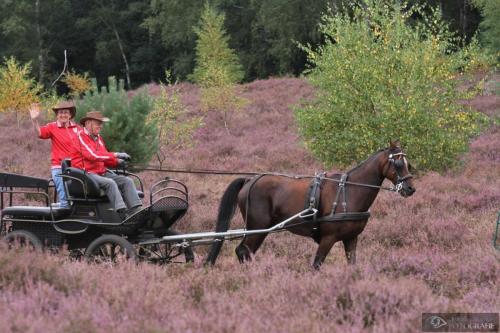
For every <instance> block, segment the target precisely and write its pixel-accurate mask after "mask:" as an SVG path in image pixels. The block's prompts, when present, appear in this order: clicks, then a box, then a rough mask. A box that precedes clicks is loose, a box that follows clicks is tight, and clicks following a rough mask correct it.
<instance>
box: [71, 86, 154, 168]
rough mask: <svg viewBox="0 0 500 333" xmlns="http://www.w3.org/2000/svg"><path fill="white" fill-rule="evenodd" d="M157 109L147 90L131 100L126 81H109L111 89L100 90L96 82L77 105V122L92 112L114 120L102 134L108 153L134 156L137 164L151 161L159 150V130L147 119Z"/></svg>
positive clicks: (111, 120)
mask: <svg viewBox="0 0 500 333" xmlns="http://www.w3.org/2000/svg"><path fill="white" fill-rule="evenodd" d="M152 109H153V99H152V98H151V97H149V95H148V94H147V92H146V91H141V92H139V93H138V94H136V95H134V96H132V97H128V96H127V92H126V91H125V90H124V88H123V81H121V82H117V80H116V79H115V78H114V77H110V78H109V79H108V87H107V88H106V87H103V88H101V90H100V91H98V89H97V86H96V82H95V80H93V89H92V92H91V93H88V94H86V95H85V96H84V97H83V99H81V100H79V101H78V102H77V116H76V118H77V119H81V118H82V117H83V116H84V115H85V114H86V113H87V112H88V111H91V110H97V111H101V112H102V113H103V114H104V115H105V116H106V117H108V118H110V122H109V123H107V124H106V125H105V126H104V127H103V130H102V132H101V134H102V136H103V138H104V140H105V142H106V146H107V148H108V150H110V151H124V152H127V153H128V154H130V156H132V162H133V163H146V162H149V161H150V159H151V157H152V156H153V154H154V153H155V152H156V149H157V147H158V140H157V136H156V127H155V125H154V124H151V123H147V122H146V118H147V116H148V114H149V112H150V111H151V110H152Z"/></svg>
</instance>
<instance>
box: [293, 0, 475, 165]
mask: <svg viewBox="0 0 500 333" xmlns="http://www.w3.org/2000/svg"><path fill="white" fill-rule="evenodd" d="M364 3H365V4H366V7H364V5H361V4H359V3H358V4H355V5H353V6H352V8H350V10H349V12H350V14H349V15H348V14H336V15H334V16H325V17H324V21H323V24H322V25H321V30H322V33H323V34H324V37H325V40H326V43H325V45H324V46H322V47H320V48H319V49H317V50H313V49H312V48H310V47H303V49H304V50H305V51H306V52H307V53H308V59H309V62H310V63H311V65H312V66H311V69H310V70H309V71H308V72H307V74H308V76H307V77H308V79H309V81H310V82H311V83H312V84H313V85H315V86H317V87H318V88H319V93H318V96H317V99H316V100H315V101H314V102H313V103H309V104H306V105H305V106H302V107H298V108H297V109H296V118H297V121H298V124H299V128H300V132H301V134H302V137H303V139H304V141H305V144H306V145H307V147H308V148H309V149H310V150H311V151H312V152H313V153H314V154H315V155H316V156H317V157H318V158H319V159H321V160H322V161H324V162H325V163H326V164H328V165H331V164H333V163H336V164H337V165H340V166H348V165H349V164H351V163H352V162H353V161H359V160H361V159H363V158H366V157H367V156H368V155H369V154H370V153H372V152H373V151H375V150H377V149H379V148H381V147H385V146H387V143H388V142H389V141H390V140H393V139H399V140H400V141H401V142H402V143H403V145H404V146H405V148H406V151H407V153H408V154H409V155H410V157H411V159H412V162H413V164H415V165H416V166H417V167H418V168H419V169H423V170H426V169H427V170H429V169H433V170H441V169H443V168H446V167H451V166H452V165H454V164H455V163H456V161H457V155H459V154H461V153H463V152H465V151H466V150H467V147H468V143H469V140H470V138H471V137H472V136H473V135H476V134H478V133H479V130H480V128H481V124H482V123H483V122H484V121H485V116H483V115H482V114H479V113H476V112H473V111H472V110H467V109H466V108H465V107H464V106H463V105H460V104H457V99H458V98H459V93H458V90H457V89H456V84H457V75H458V73H457V68H458V67H463V66H464V64H463V63H461V61H464V57H460V56H458V55H456V54H450V51H449V50H450V49H451V48H452V42H456V40H454V39H453V36H452V35H451V34H450V33H449V31H448V30H447V28H446V26H445V24H444V23H443V22H442V21H441V18H440V13H439V12H437V11H430V13H429V11H424V10H423V9H422V8H421V7H418V6H412V7H405V5H403V6H400V5H399V4H398V3H399V2H398V1H396V2H394V1H374V0H368V1H364ZM417 16H419V17H421V18H422V19H421V20H419V21H418V22H415V21H413V20H412V19H411V18H412V17H417Z"/></svg>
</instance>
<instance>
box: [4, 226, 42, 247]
mask: <svg viewBox="0 0 500 333" xmlns="http://www.w3.org/2000/svg"><path fill="white" fill-rule="evenodd" d="M4 240H5V241H6V242H7V244H9V248H26V249H28V250H30V251H40V250H42V249H43V244H42V241H41V240H40V238H38V237H37V236H36V235H35V234H34V233H32V232H30V231H26V230H14V231H12V232H9V233H8V234H7V235H6V236H5V238H4Z"/></svg>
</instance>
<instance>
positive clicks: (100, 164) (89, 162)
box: [71, 128, 118, 175]
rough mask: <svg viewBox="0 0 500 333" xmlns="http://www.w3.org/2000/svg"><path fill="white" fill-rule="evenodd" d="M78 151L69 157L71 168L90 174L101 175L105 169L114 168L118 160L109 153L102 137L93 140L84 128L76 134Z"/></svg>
mask: <svg viewBox="0 0 500 333" xmlns="http://www.w3.org/2000/svg"><path fill="white" fill-rule="evenodd" d="M77 136H78V143H77V144H78V145H79V146H78V147H77V148H78V149H77V150H76V151H75V152H74V153H73V154H72V156H71V166H72V167H75V168H79V169H83V170H85V171H87V172H90V173H95V174H98V175H103V174H104V173H105V172H106V168H107V167H116V166H117V165H118V159H117V158H116V157H115V155H114V154H113V153H111V152H109V151H108V150H107V149H106V146H105V145H104V141H103V140H102V137H101V136H100V135H98V136H97V137H96V138H95V139H94V138H92V136H91V135H90V134H89V132H88V131H87V129H86V128H84V129H83V130H80V131H79V132H78V135H77Z"/></svg>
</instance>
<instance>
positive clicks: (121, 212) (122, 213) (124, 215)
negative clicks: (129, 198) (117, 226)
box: [116, 208, 127, 221]
mask: <svg viewBox="0 0 500 333" xmlns="http://www.w3.org/2000/svg"><path fill="white" fill-rule="evenodd" d="M116 212H117V213H118V216H120V220H122V221H125V220H126V219H127V210H126V209H125V208H120V209H118V210H117V211H116Z"/></svg>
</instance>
